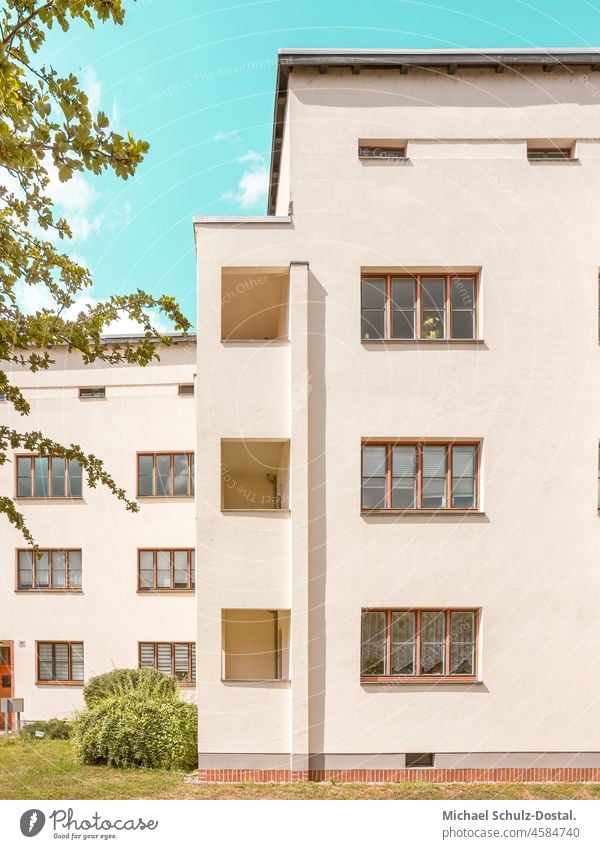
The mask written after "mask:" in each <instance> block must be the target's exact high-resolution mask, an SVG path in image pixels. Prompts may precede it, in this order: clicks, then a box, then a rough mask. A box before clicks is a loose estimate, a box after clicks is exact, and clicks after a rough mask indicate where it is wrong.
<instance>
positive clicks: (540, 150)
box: [527, 144, 575, 162]
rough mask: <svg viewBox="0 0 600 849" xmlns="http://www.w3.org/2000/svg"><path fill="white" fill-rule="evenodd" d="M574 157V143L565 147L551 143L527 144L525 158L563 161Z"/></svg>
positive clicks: (532, 160) (531, 160)
mask: <svg viewBox="0 0 600 849" xmlns="http://www.w3.org/2000/svg"><path fill="white" fill-rule="evenodd" d="M574 158H575V145H574V144H571V145H568V146H567V147H565V146H558V145H552V146H548V147H538V146H535V145H533V146H530V145H527V159H528V160H529V161H530V162H544V161H546V162H564V161H565V160H567V161H569V160H572V159H574Z"/></svg>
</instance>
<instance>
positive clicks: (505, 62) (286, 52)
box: [267, 47, 600, 215]
mask: <svg viewBox="0 0 600 849" xmlns="http://www.w3.org/2000/svg"><path fill="white" fill-rule="evenodd" d="M523 66H529V67H536V68H542V69H543V70H544V71H551V70H552V69H553V68H567V69H569V68H574V67H581V66H587V67H589V68H590V69H591V70H592V71H600V49H589V48H579V47H575V48H564V49H563V48H546V49H544V48H533V49H528V48H527V49H507V50H497V49H491V50H483V49H478V50H468V49H467V50H346V49H343V50H339V49H331V50H324V49H321V48H317V49H296V48H292V49H281V50H279V56H278V62H277V82H276V86H275V108H274V113H273V137H272V142H271V170H270V175H269V200H268V207H267V213H268V215H274V213H275V200H276V195H277V182H278V179H279V169H280V164H281V163H280V160H281V143H282V140H283V127H284V121H285V106H286V101H287V91H288V79H289V75H290V71H291V70H292V69H293V68H294V67H302V68H318V70H319V73H321V74H326V73H327V71H328V70H329V69H330V68H331V69H334V68H350V69H351V70H352V73H354V74H359V73H360V72H361V71H363V70H365V71H366V70H395V71H398V72H399V73H401V74H406V73H408V72H409V71H410V70H423V69H435V70H443V71H445V72H446V73H448V74H455V73H456V71H457V70H459V69H460V68H462V69H465V68H480V69H486V68H487V69H489V70H491V71H495V72H496V73H502V72H503V71H504V70H506V69H507V68H513V67H523Z"/></svg>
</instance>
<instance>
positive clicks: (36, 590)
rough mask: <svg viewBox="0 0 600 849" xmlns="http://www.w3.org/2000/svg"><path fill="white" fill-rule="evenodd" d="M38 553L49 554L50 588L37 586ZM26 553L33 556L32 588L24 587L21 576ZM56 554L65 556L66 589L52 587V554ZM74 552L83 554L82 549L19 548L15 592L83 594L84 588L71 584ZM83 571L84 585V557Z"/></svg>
mask: <svg viewBox="0 0 600 849" xmlns="http://www.w3.org/2000/svg"><path fill="white" fill-rule="evenodd" d="M36 551H38V552H40V553H43V554H47V555H48V586H47V587H38V586H36V563H37V562H38V559H37V557H36ZM24 552H27V553H30V554H31V560H32V562H31V583H32V586H31V587H22V586H21V581H20V576H21V570H20V565H19V559H20V555H21V554H22V553H24ZM55 552H62V553H63V554H64V555H65V586H64V587H53V586H52V554H54V553H55ZM72 552H79V554H82V549H81V548H38V549H35V548H17V558H16V566H15V592H17V593H60V594H63V593H81V592H83V589H82V587H71V586H69V584H70V562H69V555H70V554H71V553H72ZM81 560H82V563H81V570H82V584H83V556H82V558H81Z"/></svg>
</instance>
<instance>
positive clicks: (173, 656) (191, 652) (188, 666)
mask: <svg viewBox="0 0 600 849" xmlns="http://www.w3.org/2000/svg"><path fill="white" fill-rule="evenodd" d="M139 665H140V669H156V670H158V671H159V672H162V673H163V674H164V675H168V676H169V677H171V678H176V679H177V680H178V681H180V682H181V683H182V684H193V683H194V682H195V681H196V644H195V643H140V644H139Z"/></svg>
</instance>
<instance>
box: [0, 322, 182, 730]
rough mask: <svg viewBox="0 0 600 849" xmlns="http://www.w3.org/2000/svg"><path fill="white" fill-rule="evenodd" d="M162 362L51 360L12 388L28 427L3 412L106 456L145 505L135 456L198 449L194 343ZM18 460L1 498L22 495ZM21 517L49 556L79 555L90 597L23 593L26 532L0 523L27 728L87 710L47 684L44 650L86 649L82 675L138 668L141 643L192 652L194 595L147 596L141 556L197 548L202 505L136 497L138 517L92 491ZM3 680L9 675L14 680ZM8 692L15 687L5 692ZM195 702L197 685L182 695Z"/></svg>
mask: <svg viewBox="0 0 600 849" xmlns="http://www.w3.org/2000/svg"><path fill="white" fill-rule="evenodd" d="M159 355H160V360H159V361H158V362H156V361H155V362H153V363H151V364H150V365H149V366H147V367H146V368H141V367H139V366H131V365H122V366H112V367H108V366H107V365H105V364H100V363H96V364H92V365H88V366H85V367H84V366H83V364H82V362H81V359H80V357H79V355H78V354H76V353H75V352H73V353H71V354H69V353H67V351H66V349H64V348H56V349H54V351H53V352H52V357H53V359H54V361H55V362H54V364H53V365H52V366H51V368H50V369H49V370H48V371H41V372H37V373H30V372H27V371H24V370H22V369H20V368H18V367H16V366H15V367H13V368H12V369H11V370H10V373H9V374H10V378H11V380H12V381H13V382H14V383H15V384H16V385H17V386H19V387H21V389H22V391H23V393H24V395H25V397H26V399H27V400H28V401H29V403H30V405H31V414H30V415H29V416H28V417H27V418H21V417H20V416H19V415H18V414H16V413H15V412H14V410H13V408H12V405H10V404H8V403H0V424H2V425H8V426H10V427H14V428H15V429H18V430H20V431H23V430H29V431H33V430H41V431H43V432H44V434H45V435H46V436H48V437H50V438H51V439H54V440H56V441H58V442H61V443H63V444H70V443H72V442H73V443H76V444H79V445H81V447H82V448H83V449H84V450H85V451H86V452H89V453H93V454H95V455H96V456H98V457H101V458H102V459H103V461H104V463H105V466H106V469H107V470H108V472H109V473H110V474H111V475H112V476H113V477H114V479H115V480H116V481H117V483H118V485H119V486H122V487H123V488H124V489H126V491H127V494H128V496H129V497H130V498H132V499H133V500H136V493H137V481H136V456H137V453H138V452H153V451H156V452H169V451H193V450H194V439H195V437H194V421H195V416H194V400H195V399H194V397H193V396H192V397H189V396H180V395H179V394H178V389H179V384H188V385H189V384H193V383H194V375H195V372H196V365H195V339H194V337H189V338H188V339H185V340H180V341H175V343H174V344H173V345H171V346H170V347H168V348H167V347H163V346H161V347H160V348H159ZM90 387H95V388H99V387H101V388H103V389H104V390H105V392H104V394H105V397H104V398H90V399H87V398H80V397H79V392H80V389H83V390H85V389H86V388H90ZM20 453H21V454H27V453H29V452H27V451H21V450H16V451H15V456H13V458H12V460H11V462H9V463H7V464H5V465H4V466H3V467H1V468H0V491H1V492H2V493H3V494H7V495H10V496H13V495H15V494H16V482H15V475H16V455H17V454H20ZM16 503H17V506H18V508H19V510H21V511H22V513H23V514H24V516H25V519H26V522H27V524H28V526H29V528H30V530H31V532H32V533H33V535H34V538H35V540H36V542H37V544H38V545H39V546H40V548H41V549H58V550H61V549H71V550H81V564H82V569H81V573H82V574H81V591H73V592H65V591H63V590H60V589H56V590H55V591H53V592H49V591H48V590H47V589H45V588H40V589H38V590H35V589H33V590H31V589H29V590H23V591H19V584H18V579H17V574H16V570H17V550H18V549H24V548H27V543H26V542H25V541H24V540H23V537H22V536H21V534H20V532H19V531H18V530H16V529H14V528H13V527H12V526H10V525H9V524H8V523H7V521H6V520H4V521H3V522H2V529H1V532H0V538H1V539H2V569H1V571H0V646H1V647H4V649H5V651H6V650H8V651H10V652H11V654H12V665H13V673H12V676H11V677H12V681H10V685H9V687H5V688H3V690H2V695H3V696H9V695H10V694H11V693H10V690H12V695H13V696H15V697H20V698H23V699H24V701H25V711H24V715H23V718H24V720H25V721H34V720H40V719H49V718H51V717H55V716H61V717H69V716H72V714H73V711H75V710H77V709H78V708H80V707H82V705H83V699H82V683H81V682H79V683H68V684H65V683H59V682H51V681H45V682H39V681H38V667H37V663H36V643H39V642H46V643H60V642H62V641H68V642H76V643H83V652H84V660H83V675H84V680H85V681H87V680H88V679H89V678H90V677H91V676H92V675H95V674H98V673H102V672H107V671H109V670H110V669H113V668H117V667H136V666H138V659H139V651H138V644H139V643H141V642H143V643H146V642H157V643H164V644H166V643H173V642H183V643H193V642H194V641H195V630H196V625H195V623H196V607H195V598H194V593H193V592H189V591H185V592H183V591H176V592H173V591H166V590H165V591H163V592H159V593H153V592H143V593H142V592H138V564H137V552H138V548H139V549H161V550H165V549H171V548H173V549H185V548H190V549H193V548H194V547H195V536H194V515H195V511H194V499H193V496H192V497H178V498H169V497H162V498H137V503H138V505H139V507H140V511H139V512H138V513H131V512H128V511H127V510H126V509H125V507H124V505H123V504H122V502H120V501H117V499H116V498H115V497H114V496H113V495H112V494H111V493H110V492H109V491H108V490H107V489H106V488H105V487H103V486H101V485H99V486H98V487H97V488H96V489H91V488H90V487H88V486H87V484H86V481H85V480H84V481H83V487H82V498H73V499H71V498H62V499H55V498H29V497H26V498H17V499H16ZM3 672H4V673H5V674H8V675H9V676H10V673H9V672H8V670H7V669H3ZM5 683H9V682H8V681H6V682H5ZM184 694H185V697H186V698H194V697H195V696H194V691H193V688H192V687H191V686H188V688H187V689H186V690H185V691H184Z"/></svg>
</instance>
